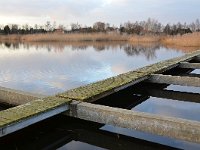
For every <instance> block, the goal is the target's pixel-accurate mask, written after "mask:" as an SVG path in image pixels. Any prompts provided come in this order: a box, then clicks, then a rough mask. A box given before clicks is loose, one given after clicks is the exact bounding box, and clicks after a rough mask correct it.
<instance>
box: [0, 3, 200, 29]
mask: <svg viewBox="0 0 200 150" xmlns="http://www.w3.org/2000/svg"><path fill="white" fill-rule="evenodd" d="M199 6H200V1H199V0H0V24H3V25H5V24H7V23H17V24H25V23H29V24H31V25H33V24H35V23H37V24H44V23H45V22H46V21H48V20H49V21H56V22H57V23H58V24H65V25H66V24H68V25H69V24H70V23H72V22H79V23H80V24H82V25H91V24H93V23H94V22H96V21H104V22H109V23H110V24H115V25H119V24H120V23H122V22H125V21H128V20H130V21H136V20H146V19H147V18H148V17H151V18H155V19H157V20H159V21H161V22H162V23H168V22H178V21H181V22H185V21H186V22H191V21H194V20H195V19H196V18H200V9H199Z"/></svg>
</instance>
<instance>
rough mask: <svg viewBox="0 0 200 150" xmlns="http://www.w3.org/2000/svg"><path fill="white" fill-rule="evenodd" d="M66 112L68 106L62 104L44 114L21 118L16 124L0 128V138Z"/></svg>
mask: <svg viewBox="0 0 200 150" xmlns="http://www.w3.org/2000/svg"><path fill="white" fill-rule="evenodd" d="M67 110H69V106H68V105H67V104H64V105H60V106H58V107H57V108H54V109H50V110H47V111H45V112H41V113H39V114H35V115H34V116H31V117H28V118H23V119H21V120H19V121H17V122H12V123H9V124H6V125H4V126H2V127H0V137H3V136H5V135H8V134H10V133H13V132H15V131H18V130H20V129H23V128H25V127H28V126H30V125H33V124H35V123H37V122H40V121H42V120H45V119H48V118H50V117H52V116H55V115H57V114H60V113H62V112H65V111H67Z"/></svg>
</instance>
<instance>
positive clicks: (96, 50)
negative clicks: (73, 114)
mask: <svg viewBox="0 0 200 150" xmlns="http://www.w3.org/2000/svg"><path fill="white" fill-rule="evenodd" d="M0 54H1V55H0V86H4V87H8V88H13V89H18V90H23V91H27V92H32V93H38V94H43V95H53V94H56V93H58V92H63V91H66V90H69V89H72V88H75V87H79V86H81V85H86V84H88V83H92V82H96V81H98V80H102V79H106V78H108V77H111V76H115V75H118V74H121V73H125V72H127V71H130V70H134V69H137V68H140V67H144V66H146V65H149V64H153V63H156V62H159V61H161V60H166V59H170V58H173V57H178V56H182V55H184V51H181V50H178V49H170V48H166V47H163V46H161V45H159V44H145V45H133V44H129V43H123V42H122V43H101V42H100V43H68V44H63V43H34V44H33V43H31V44H18V43H17V44H16V43H15V44H9V43H6V44H1V45H0ZM198 73H200V72H199V70H195V71H194V72H192V74H198ZM164 90H168V91H178V92H190V93H191V92H192V93H200V90H199V88H193V87H191V88H188V87H183V86H175V85H170V86H168V87H166V88H165V89H164ZM118 98H119V99H120V97H118ZM123 98H124V97H123ZM131 99H134V98H133V97H131V98H130V100H131ZM114 100H115V102H116V101H117V99H114ZM132 109H133V110H135V111H141V112H148V113H153V114H160V115H164V116H171V117H179V118H185V119H190V120H197V121H200V117H199V115H198V114H199V113H200V111H199V110H200V104H199V103H194V102H190V101H186V102H185V101H184V102H183V101H178V100H172V99H168V98H158V97H154V96H150V97H149V98H148V99H146V100H145V101H143V102H141V103H139V104H137V105H136V106H135V107H133V108H132ZM66 123H67V122H66ZM67 124H68V123H67ZM100 130H102V131H109V132H113V133H118V134H123V135H127V136H130V137H135V138H138V139H144V140H146V141H151V142H156V143H161V144H163V145H168V146H173V147H177V148H182V149H191V148H192V149H199V148H200V146H199V145H198V144H194V143H189V142H183V141H178V140H174V139H170V138H166V137H161V136H156V135H151V134H147V133H142V132H138V131H132V130H128V129H123V128H117V127H113V126H108V125H105V126H103V127H101V128H100ZM42 132H43V131H42ZM106 135H107V133H106ZM86 136H89V135H87V134H86ZM36 139H37V138H36ZM97 140H98V139H97ZM29 142H30V143H31V140H30V141H29ZM30 145H31V144H30ZM59 149H60V150H62V149H102V148H101V147H98V146H94V145H93V144H92V143H91V144H90V143H87V142H81V141H76V139H73V140H70V142H62V144H61V145H60V148H59Z"/></svg>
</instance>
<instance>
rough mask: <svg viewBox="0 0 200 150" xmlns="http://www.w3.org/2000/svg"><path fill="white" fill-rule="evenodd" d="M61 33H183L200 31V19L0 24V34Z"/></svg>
mask: <svg viewBox="0 0 200 150" xmlns="http://www.w3.org/2000/svg"><path fill="white" fill-rule="evenodd" d="M57 31H58V32H60V31H62V32H63V33H95V32H105V33H109V32H118V33H120V34H137V35H146V34H154V35H160V34H165V35H178V34H180V35H183V34H186V33H192V32H200V21H199V19H196V21H194V22H192V23H189V24H187V23H180V22H178V23H176V24H166V25H163V24H162V23H160V22H159V21H158V20H155V19H152V18H149V19H148V20H146V21H136V22H131V21H127V22H125V23H122V24H120V26H119V27H117V26H114V25H113V26H111V25H110V24H109V23H105V22H100V21H99V22H95V23H94V24H93V26H82V25H81V24H79V23H71V24H70V29H67V28H66V27H65V26H64V25H58V26H57V25H56V22H53V23H51V22H50V21H47V22H46V23H45V24H44V25H38V24H35V25H34V26H33V27H32V26H29V25H28V24H25V25H23V26H19V25H17V24H10V25H5V26H3V25H0V34H5V35H8V34H37V33H52V32H57Z"/></svg>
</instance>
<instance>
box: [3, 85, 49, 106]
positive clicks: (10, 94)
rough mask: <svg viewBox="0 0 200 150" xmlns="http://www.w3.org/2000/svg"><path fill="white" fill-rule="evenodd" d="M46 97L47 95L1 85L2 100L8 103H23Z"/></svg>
mask: <svg viewBox="0 0 200 150" xmlns="http://www.w3.org/2000/svg"><path fill="white" fill-rule="evenodd" d="M44 97H46V96H45V95H41V94H34V93H30V92H24V91H20V90H14V89H10V88H5V87H0V102H1V103H5V104H8V105H13V106H17V105H22V104H25V103H27V102H30V101H31V100H36V99H38V98H44Z"/></svg>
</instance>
